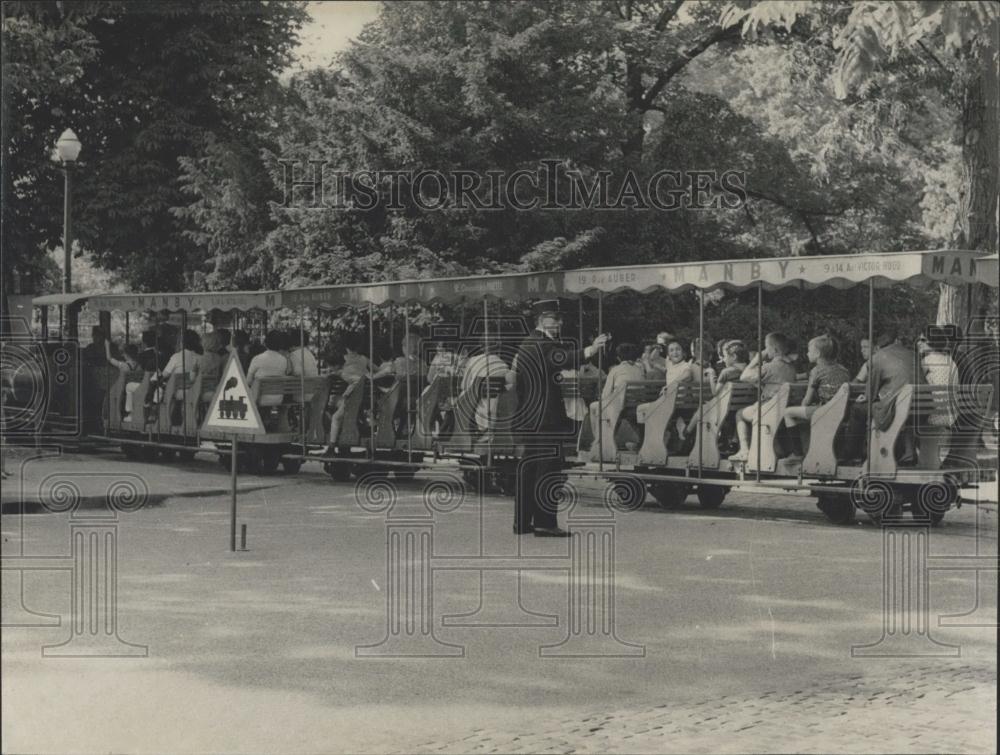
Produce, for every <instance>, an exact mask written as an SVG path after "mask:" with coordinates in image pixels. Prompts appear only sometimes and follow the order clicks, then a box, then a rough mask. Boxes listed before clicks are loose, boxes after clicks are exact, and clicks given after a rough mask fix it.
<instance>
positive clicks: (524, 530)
mask: <svg viewBox="0 0 1000 755" xmlns="http://www.w3.org/2000/svg"><path fill="white" fill-rule="evenodd" d="M513 529H514V534H515V535H530V534H531V533H532V532H534V531H535V528H534V527H532V526H531V525H530V524H529V525H527V526H526V527H518V526H517V525H516V524H515V525H514V528H513Z"/></svg>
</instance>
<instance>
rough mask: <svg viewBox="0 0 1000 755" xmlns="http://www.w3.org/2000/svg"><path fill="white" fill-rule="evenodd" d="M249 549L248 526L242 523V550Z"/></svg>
mask: <svg viewBox="0 0 1000 755" xmlns="http://www.w3.org/2000/svg"><path fill="white" fill-rule="evenodd" d="M246 549H247V526H246V525H245V524H241V525H240V550H241V551H245V550H246Z"/></svg>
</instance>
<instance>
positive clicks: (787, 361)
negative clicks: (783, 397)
mask: <svg viewBox="0 0 1000 755" xmlns="http://www.w3.org/2000/svg"><path fill="white" fill-rule="evenodd" d="M791 348H792V344H791V341H789V339H788V337H787V336H785V335H784V334H782V333H768V334H767V336H766V337H765V338H764V352H763V354H760V353H758V354H756V355H755V356H754V358H753V359H752V360H751V361H750V364H749V366H747V368H746V369H745V370H743V374H742V375H740V381H741V382H744V383H757V382H758V381H759V382H760V385H761V395H760V396H759V397H758V399H757V403H755V404H751V405H750V406H748V407H746V408H745V409H743V411H741V412H740V413H739V414H738V415H737V417H736V434H737V435H738V436H739V440H740V450H739V451H738V452H736V453H735V454H733V455H732V456H730V457H729V458H730V460H731V461H746V460H747V459H748V458H749V457H750V428H751V426H752V423H753V420H754V418H755V417H756V416H757V411H758V407H759V406H760V405H761V404H763V403H764V402H765V401H767V400H768V399H770V398H772V397H773V396H774V395H775V394H776V393H777V392H778V389H779V388H780V387H781V386H782V385H783V384H785V383H791V382H793V381H794V380H795V366H794V364H793V363H792V362H793V360H792V359H791V358H790V355H789V353H788V352H789V351H790V350H791Z"/></svg>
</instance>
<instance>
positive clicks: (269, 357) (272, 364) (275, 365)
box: [247, 350, 291, 385]
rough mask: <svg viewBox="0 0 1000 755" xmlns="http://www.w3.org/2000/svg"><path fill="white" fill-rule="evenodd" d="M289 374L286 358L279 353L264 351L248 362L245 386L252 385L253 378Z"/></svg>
mask: <svg viewBox="0 0 1000 755" xmlns="http://www.w3.org/2000/svg"><path fill="white" fill-rule="evenodd" d="M289 374H291V370H289V365H288V357H286V356H285V355H284V354H282V353H281V352H280V351H270V350H268V351H265V352H262V353H260V354H258V355H257V356H255V357H254V358H253V359H251V360H250V368H249V369H248V370H247V384H248V385H253V381H254V379H255V378H259V377H282V376H283V375H289Z"/></svg>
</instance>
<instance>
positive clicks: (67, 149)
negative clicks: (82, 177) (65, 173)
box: [55, 128, 83, 163]
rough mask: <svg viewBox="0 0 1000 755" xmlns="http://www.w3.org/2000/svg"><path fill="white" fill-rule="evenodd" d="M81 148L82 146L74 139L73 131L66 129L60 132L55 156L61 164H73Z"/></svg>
mask: <svg viewBox="0 0 1000 755" xmlns="http://www.w3.org/2000/svg"><path fill="white" fill-rule="evenodd" d="M82 147H83V145H82V144H80V140H79V139H77V138H76V134H74V133H73V129H70V128H68V129H66V130H65V131H63V132H62V135H61V136H60V137H59V141H57V142H56V151H55V156H56V157H57V158H58V159H59V161H60V162H62V163H75V162H76V159H77V158H78V157H79V156H80V150H81V149H82Z"/></svg>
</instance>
